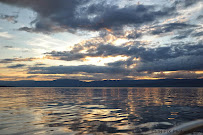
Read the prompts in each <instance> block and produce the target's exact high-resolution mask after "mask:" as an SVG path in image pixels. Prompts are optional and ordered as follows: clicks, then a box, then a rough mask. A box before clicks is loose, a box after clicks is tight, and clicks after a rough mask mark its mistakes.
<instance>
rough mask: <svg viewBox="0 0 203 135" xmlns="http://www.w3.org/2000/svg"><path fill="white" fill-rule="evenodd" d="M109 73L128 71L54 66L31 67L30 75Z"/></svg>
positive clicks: (86, 66)
mask: <svg viewBox="0 0 203 135" xmlns="http://www.w3.org/2000/svg"><path fill="white" fill-rule="evenodd" d="M79 72H85V73H107V74H115V73H118V74H122V73H127V72H128V70H126V69H123V68H120V67H118V68H114V67H107V66H95V65H80V66H52V67H30V68H29V73H30V74H73V73H79Z"/></svg>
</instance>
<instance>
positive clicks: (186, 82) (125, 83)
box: [0, 79, 203, 87]
mask: <svg viewBox="0 0 203 135" xmlns="http://www.w3.org/2000/svg"><path fill="white" fill-rule="evenodd" d="M0 87H203V79H160V80H104V81H92V82H84V81H80V80H72V79H58V80H53V81H33V80H22V81H0Z"/></svg>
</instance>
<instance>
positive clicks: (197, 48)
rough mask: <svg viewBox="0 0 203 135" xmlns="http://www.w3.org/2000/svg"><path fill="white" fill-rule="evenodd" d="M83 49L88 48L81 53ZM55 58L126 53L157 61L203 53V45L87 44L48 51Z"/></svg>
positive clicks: (70, 58)
mask: <svg viewBox="0 0 203 135" xmlns="http://www.w3.org/2000/svg"><path fill="white" fill-rule="evenodd" d="M82 50H87V51H86V52H85V53H81V51H82ZM46 54H47V55H48V56H51V57H53V59H54V58H55V59H60V60H66V61H72V60H80V59H83V58H85V57H107V56H118V55H125V56H130V57H133V58H140V59H141V61H143V62H145V61H156V60H160V59H168V58H176V57H179V56H184V55H202V54H203V45H202V42H199V43H196V44H195V43H187V44H186V43H181V42H179V43H176V44H172V45H170V46H166V47H158V48H145V47H142V46H139V45H137V42H136V43H135V44H132V45H128V46H114V45H111V44H107V45H104V44H89V43H88V44H85V45H83V46H80V45H78V46H77V45H76V46H75V48H73V49H72V50H71V51H62V52H60V51H59V52H57V51H52V52H48V53H46Z"/></svg>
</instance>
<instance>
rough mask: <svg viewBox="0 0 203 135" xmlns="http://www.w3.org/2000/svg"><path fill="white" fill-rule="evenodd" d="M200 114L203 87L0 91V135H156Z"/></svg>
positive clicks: (3, 89)
mask: <svg viewBox="0 0 203 135" xmlns="http://www.w3.org/2000/svg"><path fill="white" fill-rule="evenodd" d="M201 114H203V88H175V87H174V88H135V87H134V88H106V87H102V88H82V87H81V88H76V87H75V88H63V87H59V88H52V87H46V88H39V87H38V88H25V87H17V88H15V87H13V88H12V87H2V88H0V135H12V134H13V135H41V134H42V135H52V134H53V135H63V134H64V135H75V134H76V135H80V134H90V135H94V134H95V135H103V134H115V135H126V134H139V135H141V134H159V133H161V132H164V131H166V129H169V128H171V127H174V126H176V125H180V124H181V123H184V122H188V121H192V120H196V119H202V118H203V115H201ZM199 132H201V131H197V133H199ZM200 134H202V133H200Z"/></svg>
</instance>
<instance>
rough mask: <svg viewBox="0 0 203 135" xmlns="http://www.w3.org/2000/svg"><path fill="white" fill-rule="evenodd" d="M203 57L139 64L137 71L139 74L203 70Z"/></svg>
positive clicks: (181, 57)
mask: <svg viewBox="0 0 203 135" xmlns="http://www.w3.org/2000/svg"><path fill="white" fill-rule="evenodd" d="M202 59H203V56H202V55H201V56H180V57H177V58H169V59H165V60H157V61H154V62H145V63H143V62H141V63H138V64H137V66H136V68H135V70H136V71H138V72H142V71H150V72H159V71H177V70H191V71H193V70H194V71H195V70H203V61H202Z"/></svg>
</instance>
